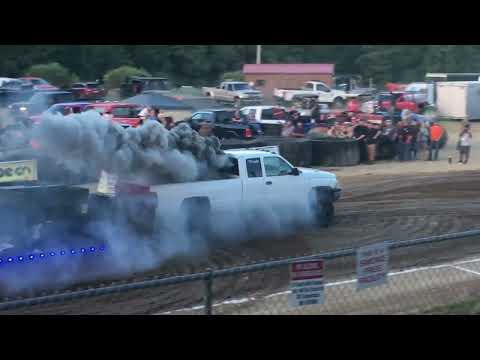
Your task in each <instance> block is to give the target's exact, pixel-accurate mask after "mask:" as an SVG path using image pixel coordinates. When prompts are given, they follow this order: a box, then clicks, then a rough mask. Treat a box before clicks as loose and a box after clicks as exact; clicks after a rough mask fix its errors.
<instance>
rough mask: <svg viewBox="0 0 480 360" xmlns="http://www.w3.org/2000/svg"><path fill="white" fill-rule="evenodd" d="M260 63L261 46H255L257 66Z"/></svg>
mask: <svg viewBox="0 0 480 360" xmlns="http://www.w3.org/2000/svg"><path fill="white" fill-rule="evenodd" d="M261 63H262V45H257V64H261Z"/></svg>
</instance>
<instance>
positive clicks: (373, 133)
mask: <svg viewBox="0 0 480 360" xmlns="http://www.w3.org/2000/svg"><path fill="white" fill-rule="evenodd" d="M367 127H368V133H367V136H366V143H367V151H368V162H367V164H369V165H372V164H373V163H374V162H375V158H376V156H377V144H378V138H379V136H380V134H381V131H380V128H379V126H378V125H377V124H371V123H367Z"/></svg>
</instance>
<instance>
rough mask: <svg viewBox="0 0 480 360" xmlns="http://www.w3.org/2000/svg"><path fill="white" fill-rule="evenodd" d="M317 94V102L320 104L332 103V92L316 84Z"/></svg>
mask: <svg viewBox="0 0 480 360" xmlns="http://www.w3.org/2000/svg"><path fill="white" fill-rule="evenodd" d="M316 86H317V89H316V91H317V94H318V102H321V103H331V102H333V94H332V90H330V89H329V88H327V87H326V86H324V85H322V84H317V85H316Z"/></svg>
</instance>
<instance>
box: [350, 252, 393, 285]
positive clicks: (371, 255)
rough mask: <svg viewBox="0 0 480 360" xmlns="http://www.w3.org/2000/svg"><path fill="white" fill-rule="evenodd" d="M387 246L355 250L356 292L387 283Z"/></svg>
mask: <svg viewBox="0 0 480 360" xmlns="http://www.w3.org/2000/svg"><path fill="white" fill-rule="evenodd" d="M388 258H389V256H388V244H386V243H381V244H374V245H368V246H364V247H362V248H359V249H358V250H357V278H358V281H357V290H362V289H367V288H371V287H374V286H379V285H383V284H386V283H387V281H388Z"/></svg>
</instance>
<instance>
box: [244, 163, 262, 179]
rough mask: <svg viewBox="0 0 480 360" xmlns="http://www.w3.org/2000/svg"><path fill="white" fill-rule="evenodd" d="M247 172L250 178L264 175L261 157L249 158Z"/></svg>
mask: <svg viewBox="0 0 480 360" xmlns="http://www.w3.org/2000/svg"><path fill="white" fill-rule="evenodd" d="M247 173H248V177H249V178H259V177H263V172H262V163H261V162H260V158H257V159H247Z"/></svg>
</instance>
